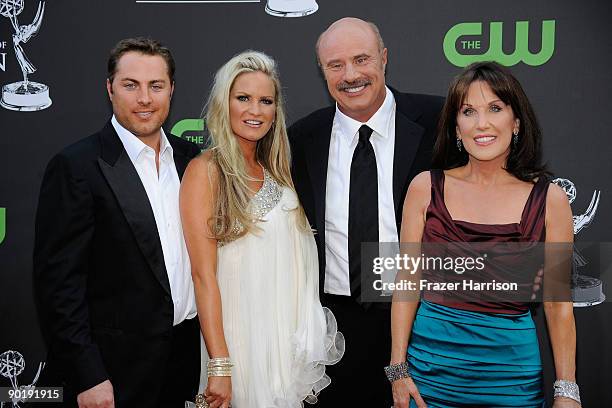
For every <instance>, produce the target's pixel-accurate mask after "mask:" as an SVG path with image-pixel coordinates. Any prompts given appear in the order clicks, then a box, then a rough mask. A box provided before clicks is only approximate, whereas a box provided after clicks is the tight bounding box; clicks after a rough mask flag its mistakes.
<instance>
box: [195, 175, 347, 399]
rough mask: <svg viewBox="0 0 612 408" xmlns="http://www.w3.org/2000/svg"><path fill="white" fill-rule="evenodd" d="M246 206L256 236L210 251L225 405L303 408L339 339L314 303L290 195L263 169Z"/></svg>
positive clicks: (306, 236) (314, 272)
mask: <svg viewBox="0 0 612 408" xmlns="http://www.w3.org/2000/svg"><path fill="white" fill-rule="evenodd" d="M250 207H251V208H250V212H251V214H253V219H257V220H260V221H259V222H257V224H256V225H257V226H258V227H259V230H256V231H254V232H251V233H248V234H246V235H244V236H242V237H240V238H238V239H236V240H234V241H231V242H228V243H225V244H224V245H221V246H220V247H219V248H218V251H217V280H218V283H219V289H220V292H221V304H222V310H223V329H224V334H225V339H226V341H227V345H228V348H229V355H230V358H231V360H232V363H233V364H234V367H233V368H232V407H234V408H272V407H274V408H289V407H291V408H293V407H297V408H299V407H303V406H304V404H303V402H304V401H305V402H308V403H311V404H312V403H315V402H316V401H317V394H318V393H319V392H320V391H321V390H322V389H323V388H325V387H327V386H328V385H329V384H330V382H331V380H330V378H329V377H328V376H327V375H326V374H325V366H326V365H330V364H335V363H336V362H338V360H340V358H341V357H342V355H343V354H344V337H343V336H342V333H340V332H338V330H337V324H336V319H335V318H334V315H333V314H332V313H331V311H330V310H329V309H327V308H324V307H322V306H321V303H320V301H319V268H318V259H317V248H316V244H315V240H314V236H313V234H312V232H311V231H304V230H303V229H300V228H299V226H298V211H297V207H298V198H297V196H296V194H295V192H294V191H292V190H291V189H289V188H287V187H282V186H280V185H279V184H278V183H277V182H276V181H275V180H274V179H273V178H272V177H271V175H270V174H269V173H268V172H267V171H265V170H264V183H263V186H262V187H261V189H260V190H259V191H258V192H257V193H256V194H255V196H254V197H253V199H252V200H251V203H250ZM204 364H206V361H205V362H204ZM205 367H206V365H204V367H203V370H204V372H205V371H206V369H205Z"/></svg>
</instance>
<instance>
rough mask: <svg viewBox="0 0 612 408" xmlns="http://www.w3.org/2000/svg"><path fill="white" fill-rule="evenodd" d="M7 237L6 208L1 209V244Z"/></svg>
mask: <svg viewBox="0 0 612 408" xmlns="http://www.w3.org/2000/svg"><path fill="white" fill-rule="evenodd" d="M5 237H6V208H0V244H1V243H2V241H4V238H5Z"/></svg>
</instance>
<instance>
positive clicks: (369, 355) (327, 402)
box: [317, 294, 393, 408]
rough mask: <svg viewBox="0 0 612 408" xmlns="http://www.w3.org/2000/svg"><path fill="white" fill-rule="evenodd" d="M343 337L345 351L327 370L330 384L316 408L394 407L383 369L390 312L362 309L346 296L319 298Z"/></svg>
mask: <svg viewBox="0 0 612 408" xmlns="http://www.w3.org/2000/svg"><path fill="white" fill-rule="evenodd" d="M321 303H322V304H323V305H324V306H327V307H328V308H329V309H330V310H331V311H332V313H333V314H334V316H336V319H337V321H338V330H339V331H341V332H342V333H343V334H344V337H345V340H346V344H345V345H346V351H345V354H344V357H342V359H341V360H340V362H338V363H337V364H336V365H333V366H329V367H327V370H326V373H327V374H328V375H329V376H330V378H331V384H330V385H329V386H328V387H327V388H325V389H324V390H323V391H321V394H320V395H319V403H318V404H317V405H318V406H319V407H368V408H389V407H391V406H393V397H392V395H391V385H390V384H389V381H388V380H387V377H386V376H385V372H384V367H385V366H387V365H389V361H390V355H391V308H390V306H391V305H390V304H389V303H372V304H370V305H369V306H370V307H368V308H364V307H363V306H362V305H360V304H359V303H357V302H356V301H355V300H354V299H353V298H351V297H349V296H339V295H329V294H322V295H321Z"/></svg>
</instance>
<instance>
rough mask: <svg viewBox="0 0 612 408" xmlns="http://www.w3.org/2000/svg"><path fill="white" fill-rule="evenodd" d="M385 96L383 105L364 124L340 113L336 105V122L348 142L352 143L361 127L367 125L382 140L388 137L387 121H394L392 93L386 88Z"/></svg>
mask: <svg viewBox="0 0 612 408" xmlns="http://www.w3.org/2000/svg"><path fill="white" fill-rule="evenodd" d="M385 89H386V94H385V100H384V101H383V104H382V105H381V106H380V108H378V110H377V111H376V112H375V113H374V115H372V117H371V118H370V119H369V120H368V121H367V122H366V123H362V122H359V121H357V120H355V119H353V118H351V117H349V116H347V115H345V114H344V113H342V111H340V108H338V104H337V103H336V120H337V121H338V124H339V125H340V130H341V133H342V134H343V135H345V136H346V137H347V138H349V141H351V142H352V141H353V139H354V138H355V137H356V135H357V132H358V131H359V128H360V127H361V125H364V124H365V125H368V126H369V127H370V128H371V129H372V130H373V131H374V132H375V133H376V134H378V135H379V136H381V137H383V138H387V137H388V136H389V121H390V120H393V119H394V115H393V113H394V112H395V98H394V97H393V93H392V92H391V90H390V89H389V88H388V87H385Z"/></svg>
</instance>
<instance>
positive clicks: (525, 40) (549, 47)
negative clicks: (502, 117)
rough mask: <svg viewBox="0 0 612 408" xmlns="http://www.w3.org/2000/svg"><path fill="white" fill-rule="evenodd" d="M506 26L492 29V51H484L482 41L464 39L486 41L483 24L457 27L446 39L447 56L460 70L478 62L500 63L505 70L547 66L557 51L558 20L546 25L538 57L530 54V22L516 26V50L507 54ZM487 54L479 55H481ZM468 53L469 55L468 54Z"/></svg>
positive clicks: (495, 24) (451, 30)
mask: <svg viewBox="0 0 612 408" xmlns="http://www.w3.org/2000/svg"><path fill="white" fill-rule="evenodd" d="M503 24H504V23H502V22H499V21H495V22H491V23H490V25H489V49H488V50H486V51H484V50H482V39H463V40H462V38H465V37H472V38H473V37H479V36H480V37H482V23H459V24H457V25H455V26H453V27H452V28H451V29H450V30H448V32H447V33H446V35H445V36H444V44H443V49H444V55H445V56H446V59H448V61H449V62H450V63H451V64H453V65H456V66H458V67H465V66H467V65H469V64H471V63H473V62H477V61H497V62H499V63H500V64H502V65H505V66H508V67H510V66H513V65H516V64H518V63H519V62H521V61H522V62H523V63H525V64H527V65H531V66H538V65H542V64H545V63H546V62H548V60H549V59H550V58H551V57H552V55H553V52H554V51H555V20H544V21H542V42H541V47H540V51H539V52H538V53H537V54H534V53H532V52H531V51H529V21H517V22H516V24H515V30H516V34H515V38H516V41H515V49H514V52H513V53H511V54H506V53H505V52H504V48H503V44H502V43H503V35H502V34H503ZM479 50H480V51H484V52H480V53H475V52H477V51H479ZM465 51H468V52H469V53H464V52H465Z"/></svg>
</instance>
